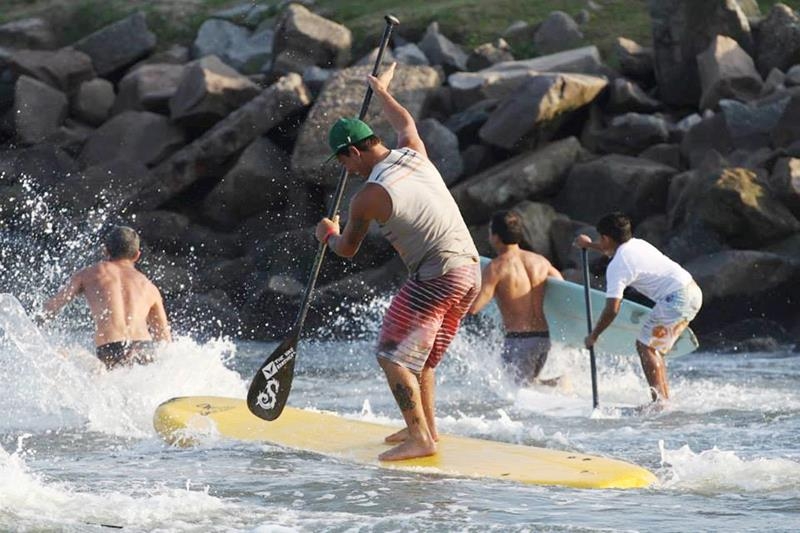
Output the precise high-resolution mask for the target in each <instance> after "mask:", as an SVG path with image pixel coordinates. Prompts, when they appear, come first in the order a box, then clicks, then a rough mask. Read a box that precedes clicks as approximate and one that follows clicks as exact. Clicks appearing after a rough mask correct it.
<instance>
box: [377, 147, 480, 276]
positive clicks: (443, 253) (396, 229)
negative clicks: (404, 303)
mask: <svg viewBox="0 0 800 533" xmlns="http://www.w3.org/2000/svg"><path fill="white" fill-rule="evenodd" d="M367 183H375V184H377V185H380V186H381V187H383V188H384V190H386V192H387V193H388V194H389V197H390V198H391V199H392V215H391V216H390V217H389V220H387V221H386V223H384V224H381V225H380V228H381V232H382V233H383V235H384V236H385V237H386V238H387V239H388V240H389V242H390V243H391V244H392V246H393V247H394V249H395V250H397V253H398V254H400V258H401V259H402V260H403V262H404V263H405V265H406V267H407V268H408V271H409V273H410V274H411V275H412V276H413V277H415V278H416V279H418V280H420V281H424V280H429V279H433V278H437V277H439V276H441V275H443V274H445V273H446V272H447V271H449V270H452V269H454V268H458V267H460V266H463V265H466V264H472V263H477V262H478V261H479V256H478V250H477V248H475V243H473V242H472V236H471V235H470V234H469V230H468V229H467V225H466V224H465V223H464V219H463V218H462V217H461V212H460V211H459V210H458V205H456V202H455V200H454V199H453V196H452V195H451V194H450V191H449V190H447V186H446V185H445V184H444V180H443V179H442V176H441V175H440V174H439V171H438V170H436V167H435V166H434V165H433V163H431V162H430V161H428V159H426V158H425V157H423V156H422V155H421V154H419V153H418V152H415V151H414V150H412V149H410V148H401V149H399V150H392V151H391V152H390V153H389V155H388V156H387V157H386V158H385V159H384V160H383V161H381V162H380V163H378V164H377V165H375V167H374V168H373V169H372V173H371V174H370V176H369V179H368V180H367Z"/></svg>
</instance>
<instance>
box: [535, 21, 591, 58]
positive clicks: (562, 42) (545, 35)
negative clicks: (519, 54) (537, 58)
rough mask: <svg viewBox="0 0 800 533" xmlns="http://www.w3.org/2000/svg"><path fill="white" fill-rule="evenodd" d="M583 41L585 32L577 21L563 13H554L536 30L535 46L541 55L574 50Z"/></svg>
mask: <svg viewBox="0 0 800 533" xmlns="http://www.w3.org/2000/svg"><path fill="white" fill-rule="evenodd" d="M582 40H583V32H581V29H580V27H579V26H578V24H577V23H576V22H575V19H573V18H572V17H570V16H569V15H567V14H566V13H564V12H563V11H553V12H552V13H550V14H549V15H547V16H546V17H545V19H544V20H543V21H542V22H541V24H539V27H538V28H537V29H536V33H535V34H534V35H533V46H534V48H536V51H537V52H538V53H539V55H546V54H554V53H556V52H562V51H564V50H569V49H570V48H574V47H575V45H577V44H579V43H580V42H581V41H582Z"/></svg>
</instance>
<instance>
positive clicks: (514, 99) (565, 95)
mask: <svg viewBox="0 0 800 533" xmlns="http://www.w3.org/2000/svg"><path fill="white" fill-rule="evenodd" d="M607 83H608V82H607V81H606V79H604V78H599V77H596V76H586V75H582V74H541V75H538V76H534V77H532V78H530V79H529V80H528V81H527V82H525V83H524V84H523V85H521V86H520V87H518V88H517V89H516V90H515V91H514V92H513V93H512V94H511V95H509V96H508V97H507V98H505V99H504V100H502V101H501V102H500V105H499V106H498V107H497V109H496V110H495V111H494V112H493V113H492V114H491V115H490V116H489V120H487V121H486V124H484V125H483V126H482V127H481V129H480V138H481V140H483V141H485V142H487V143H489V144H491V145H494V146H499V147H501V148H504V149H506V150H519V149H522V148H524V147H528V146H537V145H539V144H540V143H543V142H546V141H549V140H550V139H551V138H552V137H553V135H554V134H555V132H556V131H557V130H558V128H559V127H560V126H561V124H563V123H564V122H565V121H566V120H567V119H568V118H569V117H570V116H571V115H572V113H573V112H574V111H576V110H578V109H580V108H581V107H583V106H585V105H587V104H589V103H591V102H592V101H593V100H594V99H595V97H597V95H598V94H599V93H600V91H602V90H603V89H604V88H605V87H606V85H607Z"/></svg>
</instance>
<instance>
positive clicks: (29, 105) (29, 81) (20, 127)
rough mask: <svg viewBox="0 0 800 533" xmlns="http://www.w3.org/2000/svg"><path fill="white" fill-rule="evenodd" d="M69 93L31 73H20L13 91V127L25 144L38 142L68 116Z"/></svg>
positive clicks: (20, 140) (53, 130)
mask: <svg viewBox="0 0 800 533" xmlns="http://www.w3.org/2000/svg"><path fill="white" fill-rule="evenodd" d="M68 107H69V104H68V102H67V96H66V95H65V94H64V93H62V92H61V91H59V90H57V89H54V88H52V87H51V86H49V85H46V84H44V83H42V82H40V81H38V80H35V79H33V78H30V77H28V76H24V75H23V76H20V77H19V79H18V80H17V85H16V88H15V92H14V109H13V117H14V129H15V131H16V134H17V139H19V142H21V143H22V144H35V143H38V142H41V141H43V140H45V139H46V138H47V137H48V136H49V135H52V134H53V133H55V132H56V131H58V128H59V126H61V124H62V123H63V122H64V119H65V118H66V117H67V109H68Z"/></svg>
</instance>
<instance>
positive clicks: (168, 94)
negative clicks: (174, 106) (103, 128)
mask: <svg viewBox="0 0 800 533" xmlns="http://www.w3.org/2000/svg"><path fill="white" fill-rule="evenodd" d="M184 73H185V67H184V65H179V64H170V63H153V64H148V65H142V66H140V67H139V68H137V69H135V70H132V71H131V72H129V73H128V74H126V75H125V77H123V78H122V80H121V81H120V82H119V94H118V95H117V98H116V100H115V101H114V108H113V111H114V113H115V114H117V113H122V112H123V111H152V112H154V113H162V114H167V113H168V112H169V101H170V100H171V99H172V97H173V96H174V95H175V92H176V91H177V90H178V86H179V85H180V82H181V80H182V79H183V76H184Z"/></svg>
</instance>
